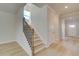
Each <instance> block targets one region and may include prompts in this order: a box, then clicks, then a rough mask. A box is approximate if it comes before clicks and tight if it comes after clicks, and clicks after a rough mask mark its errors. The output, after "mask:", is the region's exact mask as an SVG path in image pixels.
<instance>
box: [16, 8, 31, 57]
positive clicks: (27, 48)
mask: <svg viewBox="0 0 79 59" xmlns="http://www.w3.org/2000/svg"><path fill="white" fill-rule="evenodd" d="M23 11H24V8H23V7H22V8H20V9H19V10H18V13H17V21H16V25H17V32H16V34H17V36H16V38H17V42H18V43H19V44H20V45H21V46H22V48H23V49H24V50H25V51H26V52H27V54H28V55H30V56H31V55H32V51H31V47H30V46H29V44H28V41H27V39H26V37H25V35H24V32H23Z"/></svg>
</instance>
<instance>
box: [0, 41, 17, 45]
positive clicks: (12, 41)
mask: <svg viewBox="0 0 79 59" xmlns="http://www.w3.org/2000/svg"><path fill="white" fill-rule="evenodd" d="M14 41H16V40H9V41H4V42H0V44H5V43H10V42H14Z"/></svg>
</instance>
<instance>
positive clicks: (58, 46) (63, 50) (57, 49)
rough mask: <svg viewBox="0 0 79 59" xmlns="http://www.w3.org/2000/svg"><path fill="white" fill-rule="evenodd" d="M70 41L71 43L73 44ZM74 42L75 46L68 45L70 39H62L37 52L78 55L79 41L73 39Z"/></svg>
mask: <svg viewBox="0 0 79 59" xmlns="http://www.w3.org/2000/svg"><path fill="white" fill-rule="evenodd" d="M75 39H76V38H75ZM70 42H71V41H70ZM70 42H69V44H71V43H70ZM65 43H66V45H65ZM73 43H75V44H74V45H73V48H72V47H70V46H68V41H62V42H61V41H60V42H57V43H53V44H52V45H51V46H50V47H49V48H47V49H45V50H42V51H40V52H39V53H37V54H36V56H78V55H79V50H77V49H78V46H79V41H75V42H74V41H73ZM76 43H77V44H76ZM71 45H72V44H71ZM76 46H77V47H76Z"/></svg>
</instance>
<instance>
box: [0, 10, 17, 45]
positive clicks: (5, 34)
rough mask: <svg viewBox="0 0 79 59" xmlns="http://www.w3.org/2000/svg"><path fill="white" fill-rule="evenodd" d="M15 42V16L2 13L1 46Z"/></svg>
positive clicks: (0, 26) (0, 27)
mask: <svg viewBox="0 0 79 59" xmlns="http://www.w3.org/2000/svg"><path fill="white" fill-rule="evenodd" d="M15 40H16V18H15V15H14V14H11V13H7V12H3V11H0V44H1V43H7V42H11V41H15Z"/></svg>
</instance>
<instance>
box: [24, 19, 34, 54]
mask: <svg viewBox="0 0 79 59" xmlns="http://www.w3.org/2000/svg"><path fill="white" fill-rule="evenodd" d="M23 32H24V34H25V36H26V38H27V41H28V43H29V45H30V47H31V49H32V53H33V55H34V48H33V45H34V43H33V39H34V29H33V28H32V27H30V25H29V24H28V23H27V22H26V21H25V18H23Z"/></svg>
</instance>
